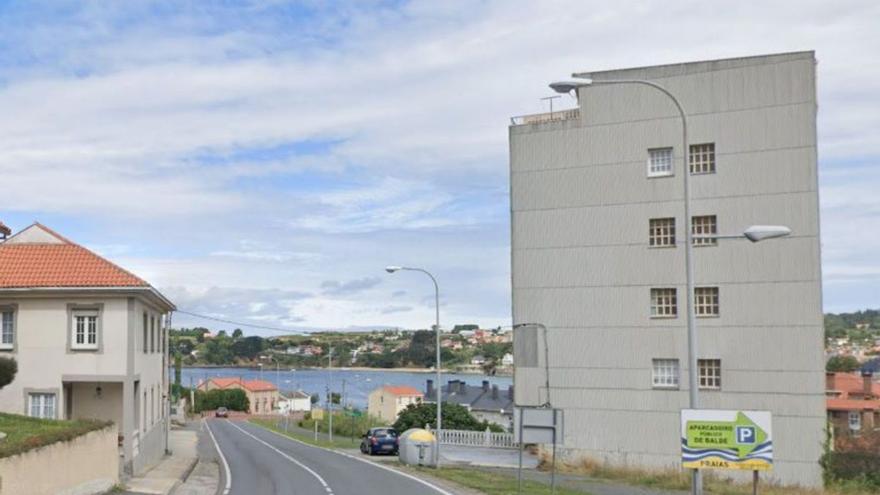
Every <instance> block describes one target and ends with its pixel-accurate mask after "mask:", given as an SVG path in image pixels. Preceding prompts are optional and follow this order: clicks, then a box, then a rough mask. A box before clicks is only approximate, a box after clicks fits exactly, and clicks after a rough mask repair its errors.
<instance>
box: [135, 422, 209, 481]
mask: <svg viewBox="0 0 880 495" xmlns="http://www.w3.org/2000/svg"><path fill="white" fill-rule="evenodd" d="M197 444H198V434H197V433H196V432H195V431H193V430H188V429H177V428H173V429H172V430H171V433H170V435H169V437H168V448H169V450H171V455H167V456H165V457H164V458H163V459H162V460H161V461H159V464H157V465H156V466H155V467H153V468H152V469H150V470H149V471H147V472H146V473H144V474H142V475H141V476H138V477H134V478H131V479H130V480H129V481H128V483H126V491H125V493H130V494H151V495H168V494H169V493H171V491H172V490H174V489H175V488H176V487H177V486H178V485H179V484H180V483H181V482H182V481H183V479H184V478H185V477H186V476H187V475H188V474H189V472H190V471H191V470H192V469H193V466H195V464H196V462H197V461H198V459H199V456H198V452H197V449H196V446H197Z"/></svg>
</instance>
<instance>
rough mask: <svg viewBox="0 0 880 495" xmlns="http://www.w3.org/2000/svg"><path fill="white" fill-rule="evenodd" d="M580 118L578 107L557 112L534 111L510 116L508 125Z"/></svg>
mask: <svg viewBox="0 0 880 495" xmlns="http://www.w3.org/2000/svg"><path fill="white" fill-rule="evenodd" d="M579 118H581V109H580V108H569V109H568V110H559V111H558V112H547V113H536V114H533V115H518V116H516V117H511V118H510V125H526V124H543V123H546V122H561V121H563V120H575V119H579Z"/></svg>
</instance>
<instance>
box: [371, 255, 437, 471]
mask: <svg viewBox="0 0 880 495" xmlns="http://www.w3.org/2000/svg"><path fill="white" fill-rule="evenodd" d="M401 270H406V271H412V272H422V273H424V274H425V275H427V276H428V277H430V278H431V282H433V283H434V311H435V316H436V320H435V324H434V332H435V333H436V334H437V357H436V361H435V362H434V367H435V368H436V371H437V387H436V388H435V392H434V393H435V394H436V400H437V428H436V429H437V437H436V441H435V442H434V459H435V461H436V463H437V467H438V468H439V467H440V432H441V431H442V429H443V426H442V420H441V416H440V413H441V407H442V405H441V404H442V402H443V394H442V393H441V389H442V388H443V385H442V383H443V382H442V381H440V379H441V377H440V286H439V285H437V279H436V278H434V275H431V272H429V271H428V270H425V269H422V268H412V267H408V266H393V265H392V266H386V267H385V271H386V272H388V273H394V272H399V271H401Z"/></svg>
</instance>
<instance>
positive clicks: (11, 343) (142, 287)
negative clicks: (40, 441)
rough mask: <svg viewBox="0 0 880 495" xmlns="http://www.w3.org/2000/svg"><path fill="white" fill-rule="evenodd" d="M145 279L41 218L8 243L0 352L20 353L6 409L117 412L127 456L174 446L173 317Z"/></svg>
mask: <svg viewBox="0 0 880 495" xmlns="http://www.w3.org/2000/svg"><path fill="white" fill-rule="evenodd" d="M174 309H175V308H174V305H173V304H172V303H171V302H170V301H168V299H166V298H165V297H164V296H162V294H160V293H159V292H158V291H156V290H155V289H154V288H153V287H151V286H150V285H149V284H148V283H147V282H145V281H144V280H142V279H140V278H138V277H136V276H135V275H133V274H131V273H129V272H127V271H125V270H123V269H122V268H120V267H118V266H116V265H114V264H112V263H111V262H109V261H107V260H105V259H103V258H101V257H99V256H98V255H96V254H94V253H92V252H91V251H89V250H87V249H86V248H84V247H82V246H80V245H78V244H75V243H73V242H72V241H70V240H68V239H66V238H64V237H62V236H61V235H59V234H57V233H55V232H54V231H52V230H50V229H49V228H47V227H45V226H43V225H40V224H34V225H31V226H30V227H28V228H26V229H24V230H22V231H21V232H19V233H17V234H15V235H14V236H12V237H9V238H8V239H6V240H5V241H3V242H2V243H0V317H2V319H0V356H7V357H11V358H14V359H15V360H16V361H17V362H18V373H17V375H16V376H15V380H14V381H13V382H12V383H11V384H9V385H7V386H6V387H4V388H3V389H2V390H0V410H2V411H3V412H7V413H14V414H26V415H29V416H36V417H41V418H49V419H80V418H95V419H101V420H109V421H113V422H114V423H115V424H116V427H117V428H118V432H119V437H120V439H121V457H122V461H123V466H124V468H125V470H126V471H128V472H130V473H132V472H133V473H139V472H142V471H143V470H145V469H146V468H147V467H149V466H151V465H152V464H153V463H155V462H156V461H158V460H159V459H160V458H161V456H162V455H164V454H165V451H166V449H167V442H168V436H167V431H168V430H167V428H168V401H167V390H168V375H167V373H164V372H163V370H165V369H167V365H168V356H167V350H168V346H167V344H168V336H167V325H168V321H169V317H170V314H171V312H172V311H173V310H174Z"/></svg>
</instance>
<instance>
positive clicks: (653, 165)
mask: <svg viewBox="0 0 880 495" xmlns="http://www.w3.org/2000/svg"><path fill="white" fill-rule="evenodd" d="M666 175H672V148H654V149H650V150H648V177H663V176H666Z"/></svg>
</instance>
